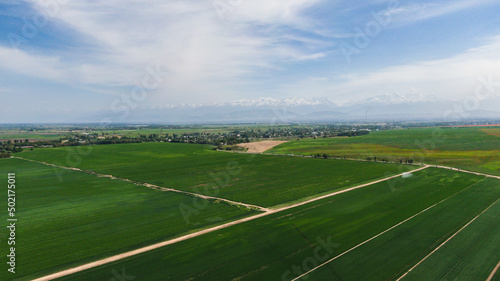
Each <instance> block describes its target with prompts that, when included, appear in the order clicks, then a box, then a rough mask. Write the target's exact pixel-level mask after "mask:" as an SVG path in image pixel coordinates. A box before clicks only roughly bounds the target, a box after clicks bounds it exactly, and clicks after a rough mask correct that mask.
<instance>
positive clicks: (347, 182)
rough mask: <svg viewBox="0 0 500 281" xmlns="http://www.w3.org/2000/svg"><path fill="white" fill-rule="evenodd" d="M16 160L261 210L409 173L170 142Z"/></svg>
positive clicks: (30, 154) (47, 152)
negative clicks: (210, 196) (257, 207)
mask: <svg viewBox="0 0 500 281" xmlns="http://www.w3.org/2000/svg"><path fill="white" fill-rule="evenodd" d="M68 149H69V150H68ZM88 149H91V151H90V152H87V150H88ZM78 150H81V152H82V153H83V154H82V155H79V154H78V153H77V151H78ZM16 156H20V157H25V158H30V159H35V160H40V161H46V162H49V163H54V164H59V165H65V166H72V167H78V168H81V169H84V170H92V171H95V172H98V173H102V174H111V175H114V176H117V177H122V178H128V179H132V180H135V181H141V182H147V183H151V184H156V185H159V186H163V187H170V188H174V189H180V190H185V191H190V192H196V193H203V194H206V195H212V196H217V197H222V198H226V199H230V200H235V201H238V202H244V203H250V204H256V205H260V206H266V207H268V206H273V205H277V204H282V203H286V202H291V201H294V200H298V199H300V198H303V197H307V196H312V195H315V194H318V193H322V192H326V191H332V190H337V189H341V188H345V187H349V186H353V185H357V184H359V183H362V182H366V181H371V180H374V179H378V178H382V177H387V176H389V175H393V174H397V173H401V172H404V171H406V170H408V169H414V168H415V167H413V166H401V165H394V164H382V163H368V162H358V161H341V160H325V159H312V158H303V157H284V156H272V155H271V156H269V155H249V154H237V153H226V152H219V151H213V150H211V147H210V146H203V145H192V144H172V143H142V144H120V145H100V146H92V147H88V146H87V147H76V148H51V149H35V150H34V151H26V152H22V153H19V154H16Z"/></svg>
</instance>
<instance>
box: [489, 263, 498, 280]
mask: <svg viewBox="0 0 500 281" xmlns="http://www.w3.org/2000/svg"><path fill="white" fill-rule="evenodd" d="M499 267H500V261H499V262H498V263H497V266H495V268H494V269H493V271H492V272H491V273H490V276H488V279H486V281H491V279H493V276H495V273H496V272H497V270H498V268H499Z"/></svg>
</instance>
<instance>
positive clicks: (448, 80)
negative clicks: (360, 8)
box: [282, 37, 500, 103]
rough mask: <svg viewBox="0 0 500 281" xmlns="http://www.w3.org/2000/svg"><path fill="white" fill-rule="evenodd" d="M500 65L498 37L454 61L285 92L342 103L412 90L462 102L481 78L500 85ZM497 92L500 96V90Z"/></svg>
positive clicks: (349, 76) (313, 82) (295, 86)
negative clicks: (321, 96)
mask: <svg viewBox="0 0 500 281" xmlns="http://www.w3.org/2000/svg"><path fill="white" fill-rule="evenodd" d="M499 65H500V37H496V38H493V39H492V42H491V43H490V44H487V45H484V46H481V47H479V48H474V49H470V50H468V51H466V52H464V53H462V54H460V55H457V56H454V57H450V58H446V59H439V60H430V61H421V62H415V63H411V64H406V65H397V66H391V67H387V68H384V69H380V70H377V71H371V72H351V73H346V74H344V75H341V76H336V77H330V78H329V79H328V80H327V81H325V80H318V79H311V78H305V79H303V80H300V81H297V82H294V83H290V84H288V85H286V86H284V87H283V89H282V92H283V93H287V94H288V95H292V96H293V95H295V96H304V95H309V96H318V95H324V96H327V97H329V98H331V99H332V100H333V101H336V102H339V103H343V102H347V101H349V100H351V99H362V98H366V97H370V96H376V95H380V94H385V93H390V92H408V91H409V90H411V91H412V92H415V91H418V92H419V93H421V94H424V95H435V96H438V97H441V98H444V99H454V100H459V99H462V98H464V97H467V96H470V95H473V94H474V91H475V89H476V87H477V86H478V85H479V83H480V82H479V78H480V77H490V76H492V77H496V78H494V79H496V80H494V81H498V82H499V83H500V69H499V68H498V66H499ZM497 90H498V92H499V93H498V94H500V87H499V89H497ZM301 93H302V95H301Z"/></svg>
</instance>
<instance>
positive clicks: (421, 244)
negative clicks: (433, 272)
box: [303, 180, 500, 281]
mask: <svg viewBox="0 0 500 281" xmlns="http://www.w3.org/2000/svg"><path fill="white" fill-rule="evenodd" d="M499 199H500V184H499V182H498V180H488V181H486V180H484V181H482V182H479V183H477V184H475V185H473V186H471V187H470V188H469V189H467V190H464V192H460V193H458V194H456V195H455V196H452V197H450V198H449V199H448V200H446V201H444V202H442V203H440V204H438V205H436V206H435V207H434V208H431V209H429V210H428V211H427V212H425V213H422V214H421V215H419V216H416V217H415V218H413V219H412V220H409V221H408V222H406V223H404V224H402V225H401V226H399V227H397V228H395V229H393V230H392V231H389V232H387V233H385V234H384V235H381V236H379V237H377V238H376V239H374V240H372V241H370V242H368V243H366V244H364V245H362V246H360V247H358V248H356V249H354V250H353V251H351V252H349V253H346V254H345V255H343V256H342V257H340V258H338V259H335V260H334V261H332V262H330V263H328V266H323V267H321V268H319V269H318V270H316V271H313V272H312V273H310V274H309V275H308V277H309V278H307V280H314V281H320V280H328V277H330V276H331V274H332V273H331V272H330V270H329V268H335V269H336V271H337V274H339V275H340V276H342V280H346V281H347V280H362V279H365V278H366V279H370V280H396V279H398V278H399V277H401V276H402V275H403V274H404V273H406V272H407V271H408V270H410V269H411V268H412V267H413V266H414V265H416V264H417V263H418V262H419V261H421V260H422V259H423V258H425V257H426V256H427V255H428V254H430V253H431V252H432V251H433V250H434V249H435V248H436V247H437V246H439V245H441V244H442V243H443V242H445V241H446V240H447V239H448V238H449V237H450V236H451V235H453V234H454V233H455V232H457V231H459V230H460V229H461V228H462V227H463V226H464V225H466V224H467V223H468V222H469V221H471V220H472V219H474V217H476V216H477V215H478V214H480V213H481V212H482V211H483V210H485V209H487V208H488V207H489V206H491V205H492V204H498V200H499ZM490 224H491V222H490ZM490 227H492V226H491V225H490ZM493 235H496V236H497V237H496V238H497V239H498V236H499V234H498V233H496V234H493ZM462 247H463V245H460V247H458V248H455V249H454V250H453V251H452V252H450V255H449V256H447V258H449V259H453V261H454V263H455V264H454V265H452V266H455V265H456V263H458V262H460V260H461V259H463V258H466V257H462V256H461V255H460V254H459V251H461V250H462ZM488 247H489V248H490V250H493V251H495V250H496V251H497V252H498V251H500V245H499V244H490V245H488ZM470 254H472V255H474V254H476V255H478V256H481V255H483V254H485V253H482V252H481V251H480V250H479V249H473V251H472V252H471V253H470ZM470 261H471V260H470ZM471 262H472V264H473V266H481V263H476V262H475V261H471ZM440 263H443V261H440ZM472 264H471V266H472ZM495 264H496V261H495ZM483 265H487V264H484V263H483ZM493 267H494V265H493V266H491V265H490V266H487V267H485V268H482V269H481V268H478V269H476V270H475V271H476V273H477V275H475V276H474V278H472V279H468V278H464V277H466V274H465V273H464V274H462V275H460V278H459V279H461V280H486V277H488V274H489V273H490V272H491V270H493ZM465 272H467V274H470V273H472V272H470V271H467V270H465ZM424 276H425V277H424ZM422 277H424V278H421V279H416V280H445V279H441V278H430V276H428V275H427V273H424V275H423V276H422ZM483 277H484V278H483ZM303 280H305V279H304V278H303ZM451 280H453V279H451Z"/></svg>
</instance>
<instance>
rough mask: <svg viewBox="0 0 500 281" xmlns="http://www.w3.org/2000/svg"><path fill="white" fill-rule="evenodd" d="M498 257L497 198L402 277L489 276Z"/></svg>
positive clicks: (499, 224) (499, 215) (499, 209)
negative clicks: (473, 219)
mask: <svg viewBox="0 0 500 281" xmlns="http://www.w3.org/2000/svg"><path fill="white" fill-rule="evenodd" d="M491 181H493V180H491ZM491 184H494V183H493V182H492V183H491ZM499 261H500V202H497V203H496V204H495V205H493V206H492V207H491V208H490V209H488V210H487V211H486V212H485V213H484V214H482V215H481V216H480V217H479V218H478V219H477V220H475V221H474V222H472V223H471V224H470V225H469V226H468V227H467V228H465V229H464V230H463V231H461V232H460V233H459V234H457V236H455V237H454V238H452V240H450V241H449V242H448V243H447V244H445V245H444V246H443V247H442V248H440V249H439V250H437V251H436V252H435V253H433V254H432V255H431V256H430V257H429V258H427V259H426V260H425V261H424V262H422V263H421V264H420V265H419V266H417V267H416V268H415V269H413V270H412V271H411V272H410V273H409V274H408V275H407V276H406V277H405V278H404V279H403V280H415V281H419V280H424V279H426V280H486V279H487V277H488V275H489V274H490V272H491V271H493V269H494V268H495V266H496V265H497V263H498V262H499ZM497 274H500V271H499V272H498V273H497Z"/></svg>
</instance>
